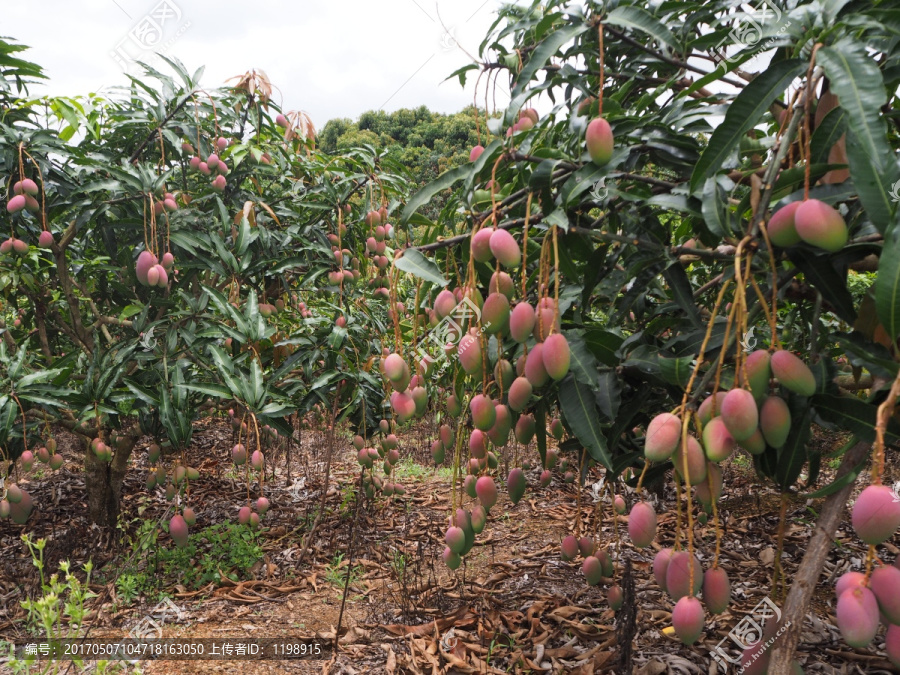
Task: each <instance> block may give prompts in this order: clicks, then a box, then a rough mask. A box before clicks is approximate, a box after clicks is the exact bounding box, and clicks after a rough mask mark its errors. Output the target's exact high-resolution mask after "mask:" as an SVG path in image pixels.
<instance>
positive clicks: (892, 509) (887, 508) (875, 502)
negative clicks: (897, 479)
mask: <svg viewBox="0 0 900 675" xmlns="http://www.w3.org/2000/svg"><path fill="white" fill-rule="evenodd" d="M851 520H852V523H853V529H854V531H855V532H856V536H858V537H859V538H860V539H862V540H863V541H864V542H865V543H867V544H871V545H873V546H877V545H878V544H882V543H884V542H885V541H887V540H888V539H890V538H891V537H892V536H893V535H894V532H896V531H897V528H898V527H900V502H898V501H897V500H896V499H895V495H894V493H893V491H892V490H891V488H889V487H887V486H886V485H870V486H869V487H867V488H866V489H865V490H863V491H862V492H861V493H860V495H859V497H858V498H857V500H856V503H855V504H854V505H853V511H852V516H851Z"/></svg>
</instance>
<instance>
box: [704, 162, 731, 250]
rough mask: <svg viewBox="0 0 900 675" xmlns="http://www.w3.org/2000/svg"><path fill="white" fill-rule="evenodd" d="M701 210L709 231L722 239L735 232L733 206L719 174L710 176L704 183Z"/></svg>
mask: <svg viewBox="0 0 900 675" xmlns="http://www.w3.org/2000/svg"><path fill="white" fill-rule="evenodd" d="M701 196H702V200H703V201H702V203H701V206H700V208H701V211H702V213H703V221H704V222H705V223H706V227H707V228H709V231H710V232H711V233H712V234H714V235H715V236H716V237H718V238H720V239H724V238H725V237H730V236H731V235H733V234H734V227H733V225H732V223H733V221H734V219H733V217H732V211H731V206H730V205H729V204H728V194H727V193H726V192H725V190H724V189H723V188H722V186H721V185H720V184H719V177H718V176H710V177H709V178H708V179H707V180H706V183H704V184H703V193H702V195H701Z"/></svg>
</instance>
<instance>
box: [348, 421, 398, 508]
mask: <svg viewBox="0 0 900 675" xmlns="http://www.w3.org/2000/svg"><path fill="white" fill-rule="evenodd" d="M378 429H379V432H380V436H381V437H380V440H379V441H378V442H377V443H376V444H375V447H366V441H365V439H364V438H363V437H362V436H360V435H356V436H355V437H354V438H353V447H354V448H356V451H357V455H356V459H357V461H358V462H359V464H360V466H362V467H363V468H365V469H373V468H374V467H375V463H376V462H378V461H381V460H383V461H384V464H383V469H384V475H385V476H386V479H382V478H381V477H380V476H379V475H378V474H377V473H375V472H374V471H373V472H371V475H370V474H366V475H365V476H364V477H363V489H364V490H365V491H366V496H368V497H369V498H370V499H371V498H373V497H374V496H375V491H376V490H378V491H379V492H381V493H382V494H383V495H385V496H386V497H390V496H392V495H397V496H403V495H405V494H406V488H405V487H403V485H402V484H400V483H396V482H394V481H392V480H390V476H391V473H392V472H393V468H394V466H395V465H396V464H397V462H399V461H400V447H399V446H400V441H399V439H398V438H397V435H396V434H394V433H392V432H391V424H390V422H388V421H387V420H381V422H379V424H378Z"/></svg>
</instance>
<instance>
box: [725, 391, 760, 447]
mask: <svg viewBox="0 0 900 675" xmlns="http://www.w3.org/2000/svg"><path fill="white" fill-rule="evenodd" d="M722 421H723V422H725V426H726V427H727V428H728V431H729V433H730V434H731V435H732V436H734V439H735V440H736V441H738V442H740V441H743V440H745V439H747V438H750V436H752V435H753V432H754V431H756V428H757V426H759V409H758V408H757V407H756V400H755V399H754V398H753V394H751V393H750V392H749V391H747V390H746V389H732V390H731V391H729V392H728V393H727V394H726V395H725V398H724V399H722Z"/></svg>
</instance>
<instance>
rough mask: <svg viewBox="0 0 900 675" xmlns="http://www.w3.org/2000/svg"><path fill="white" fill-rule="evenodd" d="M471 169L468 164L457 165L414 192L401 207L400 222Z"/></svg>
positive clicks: (403, 223)
mask: <svg viewBox="0 0 900 675" xmlns="http://www.w3.org/2000/svg"><path fill="white" fill-rule="evenodd" d="M471 170H472V167H471V166H470V165H468V164H464V165H463V166H458V167H456V168H455V169H451V170H450V171H445V172H444V173H442V174H441V175H440V176H438V178H437V179H436V180H435V181H433V182H431V183H429V184H428V185H426V186H425V187H423V188H422V189H421V190H419V191H418V192H417V193H416V194H414V195H413V196H412V197H411V198H410V200H409V201H408V202H407V203H406V206H405V207H403V213H402V214H401V215H400V224H401V225H406V223H407V222H408V221H409V219H410V218H411V217H412V215H413V214H414V213H415V212H416V211H418V210H419V209H420V208H422V207H423V206H425V204H427V203H428V202H430V201H431V198H432V197H434V196H435V195H436V194H437V193H438V192H441V191H442V190H447V189H449V188H451V187H453V185H454V184H455V183H456V182H457V181H459V180H462V179H463V178H465V177H466V176H467V175H468V174H469V172H470V171H471Z"/></svg>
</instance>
